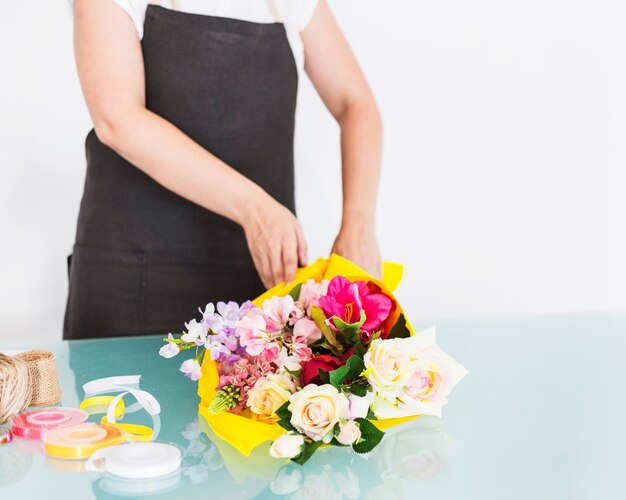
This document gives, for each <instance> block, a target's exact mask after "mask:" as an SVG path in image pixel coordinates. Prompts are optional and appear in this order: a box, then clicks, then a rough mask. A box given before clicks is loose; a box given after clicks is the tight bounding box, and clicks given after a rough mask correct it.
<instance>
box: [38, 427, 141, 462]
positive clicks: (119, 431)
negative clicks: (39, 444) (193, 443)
mask: <svg viewBox="0 0 626 500" xmlns="http://www.w3.org/2000/svg"><path fill="white" fill-rule="evenodd" d="M151 439H152V429H150V428H149V427H146V426H144V425H130V424H116V425H113V424H92V423H83V424H79V425H75V426H72V427H65V428H59V429H53V430H51V431H48V432H46V433H45V434H44V436H43V441H44V450H45V452H46V454H47V455H49V456H51V457H55V458H64V459H69V460H84V459H86V458H89V457H90V456H91V455H92V454H93V453H94V452H96V451H97V450H99V449H102V448H105V447H107V446H114V445H116V444H121V443H123V442H124V441H127V440H147V441H149V440H151Z"/></svg>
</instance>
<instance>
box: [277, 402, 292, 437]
mask: <svg viewBox="0 0 626 500" xmlns="http://www.w3.org/2000/svg"><path fill="white" fill-rule="evenodd" d="M288 407H289V401H285V403H284V404H283V405H282V406H281V407H280V408H278V410H276V416H277V417H278V418H279V419H280V420H279V421H278V422H277V424H278V425H280V426H281V427H282V428H283V429H285V430H288V431H295V430H296V429H295V427H294V426H293V425H292V424H291V412H290V411H289V408H288Z"/></svg>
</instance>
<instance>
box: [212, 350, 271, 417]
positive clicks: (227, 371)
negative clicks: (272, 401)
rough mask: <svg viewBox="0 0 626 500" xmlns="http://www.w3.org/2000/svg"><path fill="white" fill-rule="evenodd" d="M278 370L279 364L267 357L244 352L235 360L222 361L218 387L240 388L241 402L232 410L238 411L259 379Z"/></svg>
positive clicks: (218, 388)
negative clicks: (271, 361) (268, 359)
mask: <svg viewBox="0 0 626 500" xmlns="http://www.w3.org/2000/svg"><path fill="white" fill-rule="evenodd" d="M276 370H277V366H276V365H275V364H273V363H270V362H269V361H267V360H266V359H265V358H263V357H260V356H258V357H256V356H250V355H248V354H244V356H242V357H241V358H239V359H238V360H237V361H235V362H232V363H229V362H222V363H220V369H219V372H220V378H219V383H218V386H217V388H216V389H217V390H218V391H220V390H222V389H223V388H224V387H226V386H232V387H237V388H239V395H240V400H239V404H238V405H237V407H236V408H235V409H234V410H231V411H233V412H235V413H237V412H239V411H241V409H242V408H243V406H244V404H245V402H246V399H247V396H248V392H249V391H250V389H252V388H253V387H254V384H256V382H257V380H259V379H260V378H261V377H264V376H266V375H268V374H270V373H275V372H276Z"/></svg>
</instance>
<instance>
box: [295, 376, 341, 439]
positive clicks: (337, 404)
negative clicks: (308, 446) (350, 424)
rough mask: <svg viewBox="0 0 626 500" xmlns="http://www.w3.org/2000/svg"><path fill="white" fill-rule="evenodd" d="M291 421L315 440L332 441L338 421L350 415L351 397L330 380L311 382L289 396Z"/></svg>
mask: <svg viewBox="0 0 626 500" xmlns="http://www.w3.org/2000/svg"><path fill="white" fill-rule="evenodd" d="M289 411H290V412H291V424H292V425H293V426H294V427H295V428H296V429H297V430H298V431H300V432H301V433H302V434H305V435H306V436H308V437H309V438H311V439H312V440H313V441H320V440H321V441H323V442H325V443H329V442H330V441H331V440H332V438H333V431H334V429H335V425H336V424H337V423H338V422H339V421H340V420H341V419H342V418H348V416H349V405H348V398H346V396H345V395H344V394H341V393H340V392H339V391H338V390H337V389H335V388H334V387H333V386H332V385H330V384H324V385H320V386H317V385H315V384H309V385H307V386H306V387H305V388H304V389H302V390H301V391H299V392H296V393H295V394H293V395H292V396H291V397H290V398H289Z"/></svg>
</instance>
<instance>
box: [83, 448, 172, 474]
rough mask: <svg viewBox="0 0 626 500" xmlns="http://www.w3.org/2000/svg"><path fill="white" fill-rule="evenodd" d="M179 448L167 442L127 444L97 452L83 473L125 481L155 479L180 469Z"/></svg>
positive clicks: (88, 461) (86, 464)
mask: <svg viewBox="0 0 626 500" xmlns="http://www.w3.org/2000/svg"><path fill="white" fill-rule="evenodd" d="M181 462H182V451H181V448H180V447H178V446H176V445H172V444H168V443H129V444H121V445H117V446H111V447H108V448H104V449H100V450H98V451H96V452H95V453H94V454H93V455H91V457H90V458H89V460H87V462H86V463H85V470H87V471H91V472H99V473H105V472H106V473H109V474H112V475H113V476H117V477H120V478H126V479H154V478H158V477H163V476H167V475H169V474H172V473H173V472H176V471H177V470H179V469H180V464H181Z"/></svg>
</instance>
